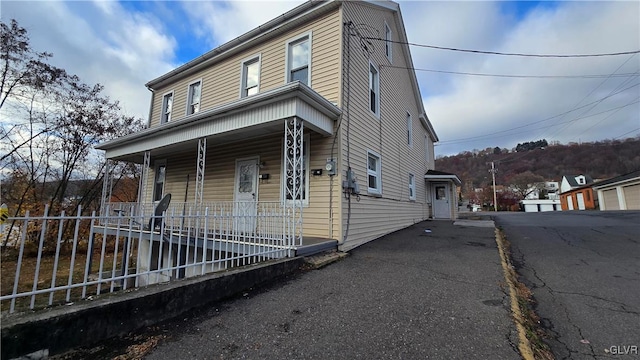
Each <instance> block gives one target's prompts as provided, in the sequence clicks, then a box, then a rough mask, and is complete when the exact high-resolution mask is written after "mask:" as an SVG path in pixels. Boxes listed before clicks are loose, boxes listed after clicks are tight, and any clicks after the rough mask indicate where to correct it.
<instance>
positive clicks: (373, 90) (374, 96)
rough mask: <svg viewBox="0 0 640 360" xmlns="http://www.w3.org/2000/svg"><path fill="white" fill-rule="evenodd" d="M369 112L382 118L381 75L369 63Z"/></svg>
mask: <svg viewBox="0 0 640 360" xmlns="http://www.w3.org/2000/svg"><path fill="white" fill-rule="evenodd" d="M369 110H371V112H372V113H374V114H375V115H376V116H377V117H380V75H379V72H378V69H377V68H376V67H375V66H374V65H373V64H372V63H369Z"/></svg>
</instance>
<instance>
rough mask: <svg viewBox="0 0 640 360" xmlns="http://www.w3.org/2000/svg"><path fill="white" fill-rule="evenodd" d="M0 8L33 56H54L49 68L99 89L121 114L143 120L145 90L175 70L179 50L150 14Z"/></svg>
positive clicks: (102, 8)
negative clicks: (43, 53) (44, 53)
mask: <svg viewBox="0 0 640 360" xmlns="http://www.w3.org/2000/svg"><path fill="white" fill-rule="evenodd" d="M2 7H3V9H2V10H3V11H2V21H4V22H7V21H9V20H10V19H12V18H15V19H16V20H17V21H18V23H19V25H20V26H22V27H24V28H26V29H27V31H28V34H29V37H30V39H31V45H32V47H33V48H34V49H35V50H37V51H47V52H52V53H53V54H54V56H53V58H52V59H51V63H52V64H54V65H56V66H59V67H62V68H64V69H65V70H67V71H68V72H69V73H72V74H76V75H78V76H79V77H80V78H81V79H82V81H84V82H86V83H89V84H94V83H101V84H102V85H104V86H105V90H104V93H105V94H106V95H108V96H109V97H111V98H112V99H114V100H118V101H119V102H120V104H121V106H122V108H123V111H124V113H125V114H127V115H131V116H136V117H141V118H143V119H145V120H146V118H147V116H148V111H149V101H150V93H149V91H148V90H146V89H145V88H144V84H145V83H146V82H147V81H148V80H150V79H152V78H154V77H156V76H159V75H161V74H163V73H165V72H167V71H169V70H170V69H172V68H173V67H174V66H175V65H174V64H173V62H174V57H175V54H174V53H175V50H176V46H177V44H176V41H175V40H174V38H173V37H172V36H171V35H170V34H164V33H163V28H162V24H160V23H159V22H158V21H157V19H155V17H154V16H153V14H148V13H140V12H130V11H128V10H126V9H124V8H123V7H122V6H121V5H120V4H119V3H118V2H112V1H95V2H54V1H37V2H35V1H34V2H30V1H21V2H13V1H3V4H2Z"/></svg>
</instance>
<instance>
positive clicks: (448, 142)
mask: <svg viewBox="0 0 640 360" xmlns="http://www.w3.org/2000/svg"><path fill="white" fill-rule="evenodd" d="M638 103H640V98H637V99H636V100H635V101H632V102H630V103H628V104H626V105H622V106H617V107H615V108H612V109H609V110H605V111H601V112H599V113H596V114H591V115H586V116H582V117H578V118H574V119H571V120H567V121H563V122H559V123H555V124H553V125H548V126H543V127H540V128H537V129H534V130H543V129H549V128H552V127H555V126H560V125H564V124H568V123H571V122H574V121H576V120H582V119H587V118H590V117H594V116H598V115H602V114H605V113H608V112H610V111H615V112H617V111H619V110H620V109H622V108H625V107H628V106H631V105H634V104H638ZM526 126H529V125H524V126H520V128H522V127H526ZM511 130H514V129H510V130H501V131H496V132H494V133H491V134H487V135H480V136H474V137H470V138H464V139H456V140H449V141H441V142H439V143H438V144H435V146H442V145H455V144H461V143H466V142H470V141H472V139H478V138H485V137H486V138H499V137H504V136H513V135H518V134H527V133H530V132H531V130H526V131H520V132H515V133H510V134H504V135H497V136H494V135H496V134H499V133H503V132H507V131H511ZM443 143H444V144H443Z"/></svg>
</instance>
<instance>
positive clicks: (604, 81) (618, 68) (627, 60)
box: [555, 54, 636, 134]
mask: <svg viewBox="0 0 640 360" xmlns="http://www.w3.org/2000/svg"><path fill="white" fill-rule="evenodd" d="M635 56H636V55H635V54H634V55H631V56H629V58H628V59H626V60H625V61H623V62H622V64H620V66H618V67H617V68H616V69H615V70H614V71H613V72H612V73H611V76H613V75H614V74H615V73H617V72H618V70H620V69H622V67H623V66H624V65H625V64H626V63H628V62H629V61H630V60H631V59H633V58H634V57H635ZM608 80H609V78H606V79H604V80H602V82H600V84H598V86H596V87H595V88H594V89H592V90H591V91H590V92H589V93H588V94H587V95H585V96H584V97H583V98H582V100H580V101H578V103H577V104H576V105H575V106H574V108H575V107H576V106H578V105H580V104H581V103H582V102H583V101H585V100H586V99H587V98H588V97H589V96H591V94H593V93H594V92H595V91H596V90H598V89H599V88H600V87H601V86H602V85H604V83H606V82H607V81H608ZM630 80H631V79H627V80H625V81H624V82H623V83H622V84H620V85H619V86H618V87H616V88H615V89H613V90H611V91H610V92H609V94H612V93H614V92H615V91H616V90H618V89H619V88H621V87H622V86H626V84H627V83H628V82H629V81H630ZM603 100H604V98H603V99H601V100H600V101H597V102H595V103H594V105H593V106H592V107H590V108H589V109H586V110H585V111H583V112H582V114H580V115H579V116H581V115H584V114H586V113H588V112H589V111H591V110H593V109H594V108H595V107H596V106H598V105H599V104H600V103H601V102H602V101H603ZM568 126H569V125H566V126H564V127H562V128H561V129H559V130H557V131H556V132H555V134H559V133H560V132H562V131H563V130H564V129H566V128H567V127H568Z"/></svg>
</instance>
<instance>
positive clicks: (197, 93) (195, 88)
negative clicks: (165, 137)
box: [187, 80, 202, 115]
mask: <svg viewBox="0 0 640 360" xmlns="http://www.w3.org/2000/svg"><path fill="white" fill-rule="evenodd" d="M201 93H202V80H198V81H195V82H193V83H191V84H190V85H189V94H188V97H187V115H191V114H195V113H197V112H198V111H200V97H201Z"/></svg>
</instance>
